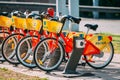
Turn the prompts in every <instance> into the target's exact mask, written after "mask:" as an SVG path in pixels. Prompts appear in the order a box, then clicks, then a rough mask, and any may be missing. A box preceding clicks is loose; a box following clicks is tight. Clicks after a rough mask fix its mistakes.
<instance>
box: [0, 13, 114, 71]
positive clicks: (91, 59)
mask: <svg viewBox="0 0 120 80" xmlns="http://www.w3.org/2000/svg"><path fill="white" fill-rule="evenodd" d="M66 21H70V22H71V23H72V24H71V26H70V27H69V29H68V31H64V30H63V27H64V26H65V22H66ZM80 21H81V18H76V17H73V16H70V15H64V16H61V17H53V16H51V14H50V13H49V12H43V13H41V14H35V13H28V14H24V13H23V12H20V11H13V12H11V13H7V12H2V13H0V61H1V62H5V61H7V62H9V63H11V64H14V65H19V64H22V65H23V66H25V67H28V68H35V67H38V68H40V69H42V70H44V71H52V70H55V69H57V68H58V67H59V66H60V65H61V64H62V63H63V62H67V61H68V60H69V58H70V55H71V53H72V51H73V45H74V43H73V37H75V36H76V37H81V38H83V39H84V44H85V46H84V50H83V53H81V54H82V57H81V59H80V62H81V64H82V62H84V63H85V64H88V65H89V66H90V67H92V68H94V69H102V68H104V67H106V66H107V65H108V64H109V63H110V62H111V60H112V58H113V56H114V48H113V45H112V37H111V36H106V35H104V34H102V33H94V34H92V33H89V30H93V31H96V30H97V28H98V25H97V24H94V25H93V24H85V28H86V29H87V32H82V31H79V32H75V31H71V30H70V29H71V27H73V26H74V25H73V24H79V23H80ZM78 45H79V44H78Z"/></svg>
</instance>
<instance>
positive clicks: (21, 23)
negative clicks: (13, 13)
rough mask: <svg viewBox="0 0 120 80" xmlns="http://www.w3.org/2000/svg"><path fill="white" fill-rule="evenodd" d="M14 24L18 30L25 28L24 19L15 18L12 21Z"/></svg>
mask: <svg viewBox="0 0 120 80" xmlns="http://www.w3.org/2000/svg"><path fill="white" fill-rule="evenodd" d="M14 24H15V27H16V28H20V29H26V28H27V25H26V18H21V17H16V18H15V19H14Z"/></svg>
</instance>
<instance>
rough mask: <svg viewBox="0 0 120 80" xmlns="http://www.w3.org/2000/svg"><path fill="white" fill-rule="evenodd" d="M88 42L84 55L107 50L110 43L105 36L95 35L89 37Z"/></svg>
mask: <svg viewBox="0 0 120 80" xmlns="http://www.w3.org/2000/svg"><path fill="white" fill-rule="evenodd" d="M87 41H88V42H87V43H86V48H85V51H84V52H85V53H84V54H97V53H99V52H100V51H102V50H103V49H104V48H105V46H106V45H107V44H108V43H109V42H110V39H109V38H108V36H105V35H101V34H94V35H93V36H91V38H90V37H89V38H88V39H87Z"/></svg>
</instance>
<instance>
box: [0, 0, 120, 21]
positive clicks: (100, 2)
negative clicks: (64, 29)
mask: <svg viewBox="0 0 120 80" xmlns="http://www.w3.org/2000/svg"><path fill="white" fill-rule="evenodd" d="M2 2H7V3H9V2H24V3H30V4H34V5H27V6H25V5H23V4H16V5H15V4H0V11H8V12H11V11H12V10H18V9H19V10H21V11H25V10H26V9H29V10H31V11H33V10H34V11H36V10H39V11H40V12H43V11H44V10H46V8H47V7H49V6H50V7H54V8H56V7H55V3H56V0H0V3H2ZM39 3H48V4H50V5H47V6H44V5H43V6H42V5H41V6H38V4H39ZM66 4H68V0H66ZM94 4H97V6H98V7H114V8H115V7H117V8H120V0H79V5H80V6H82V5H84V6H88V7H89V6H93V5H94ZM80 17H85V18H93V17H94V16H93V12H91V11H83V10H82V11H81V10H80ZM98 18H99V19H120V12H114V13H112V12H109V13H108V12H107V10H106V12H99V17H98Z"/></svg>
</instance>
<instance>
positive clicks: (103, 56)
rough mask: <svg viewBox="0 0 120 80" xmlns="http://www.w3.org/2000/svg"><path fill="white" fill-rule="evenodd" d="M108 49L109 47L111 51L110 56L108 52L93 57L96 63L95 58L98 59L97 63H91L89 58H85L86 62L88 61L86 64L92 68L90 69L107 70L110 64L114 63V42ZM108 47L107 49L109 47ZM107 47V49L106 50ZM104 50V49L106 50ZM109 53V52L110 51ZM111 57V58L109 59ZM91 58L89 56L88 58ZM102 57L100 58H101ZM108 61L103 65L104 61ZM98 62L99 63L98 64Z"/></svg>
mask: <svg viewBox="0 0 120 80" xmlns="http://www.w3.org/2000/svg"><path fill="white" fill-rule="evenodd" d="M107 46H108V47H109V49H110V55H109V54H108V52H107V53H105V52H103V51H102V52H101V53H100V54H98V55H91V56H92V57H93V58H94V59H93V61H95V58H96V61H95V62H92V61H89V60H88V58H87V56H84V57H85V60H86V63H87V64H88V65H89V66H90V67H92V68H94V69H103V68H105V67H106V66H107V65H109V63H110V62H111V61H112V59H113V56H114V47H113V44H112V42H110V43H109V44H108V45H107ZM107 46H106V47H107ZM106 47H105V48H106ZM105 48H104V49H105ZM108 51H109V50H108ZM108 56H109V57H108ZM88 57H89V56H88ZM99 57H100V58H99ZM105 59H106V61H105V63H103V64H101V63H102V62H104V60H105ZM97 61H98V62H97ZM96 62H97V63H96Z"/></svg>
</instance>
